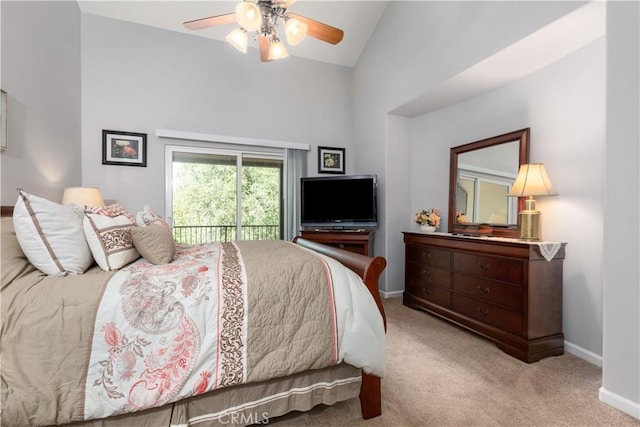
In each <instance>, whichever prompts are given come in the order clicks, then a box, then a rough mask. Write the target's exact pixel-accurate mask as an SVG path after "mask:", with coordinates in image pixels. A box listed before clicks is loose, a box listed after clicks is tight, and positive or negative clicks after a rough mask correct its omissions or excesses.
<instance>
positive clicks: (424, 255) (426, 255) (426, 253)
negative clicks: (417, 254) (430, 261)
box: [422, 252, 431, 258]
mask: <svg viewBox="0 0 640 427" xmlns="http://www.w3.org/2000/svg"><path fill="white" fill-rule="evenodd" d="M422 258H431V254H430V253H428V252H422Z"/></svg>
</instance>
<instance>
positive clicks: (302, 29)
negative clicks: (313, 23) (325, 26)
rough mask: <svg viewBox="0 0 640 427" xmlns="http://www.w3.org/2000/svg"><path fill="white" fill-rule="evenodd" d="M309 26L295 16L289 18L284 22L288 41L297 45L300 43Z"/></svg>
mask: <svg viewBox="0 0 640 427" xmlns="http://www.w3.org/2000/svg"><path fill="white" fill-rule="evenodd" d="M308 30H309V26H308V25H307V24H306V23H304V22H302V21H300V20H299V19H295V18H287V21H286V22H285V24H284V31H285V33H286V34H287V43H289V44H290V45H291V46H295V45H297V44H298V43H300V42H301V41H302V40H303V39H304V38H305V37H306V36H307V31H308Z"/></svg>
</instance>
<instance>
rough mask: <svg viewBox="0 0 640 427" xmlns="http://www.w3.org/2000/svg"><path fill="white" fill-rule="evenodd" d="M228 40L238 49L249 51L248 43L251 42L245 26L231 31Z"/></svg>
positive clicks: (226, 38)
mask: <svg viewBox="0 0 640 427" xmlns="http://www.w3.org/2000/svg"><path fill="white" fill-rule="evenodd" d="M225 40H227V42H228V43H229V44H230V45H231V46H233V47H235V48H236V49H238V50H239V51H240V52H242V53H247V44H248V43H249V37H248V36H247V32H246V31H245V30H244V29H243V28H236V29H235V30H233V31H231V32H230V33H229V35H227V37H225Z"/></svg>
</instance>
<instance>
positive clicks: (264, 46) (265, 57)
mask: <svg viewBox="0 0 640 427" xmlns="http://www.w3.org/2000/svg"><path fill="white" fill-rule="evenodd" d="M258 42H259V43H260V61H262V62H269V61H270V59H269V38H268V37H267V36H264V35H260V37H259V38H258Z"/></svg>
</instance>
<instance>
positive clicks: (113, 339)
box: [101, 322, 121, 347]
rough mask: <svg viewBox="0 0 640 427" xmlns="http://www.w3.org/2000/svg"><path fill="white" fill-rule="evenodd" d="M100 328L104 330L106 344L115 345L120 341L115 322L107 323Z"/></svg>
mask: <svg viewBox="0 0 640 427" xmlns="http://www.w3.org/2000/svg"><path fill="white" fill-rule="evenodd" d="M101 330H102V331H103V332H104V340H105V341H106V343H107V344H109V345H110V346H114V347H115V346H117V345H118V344H119V343H120V337H121V334H120V330H119V329H118V328H116V324H115V323H114V322H109V323H107V324H106V325H104V326H103V327H102V329H101Z"/></svg>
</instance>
